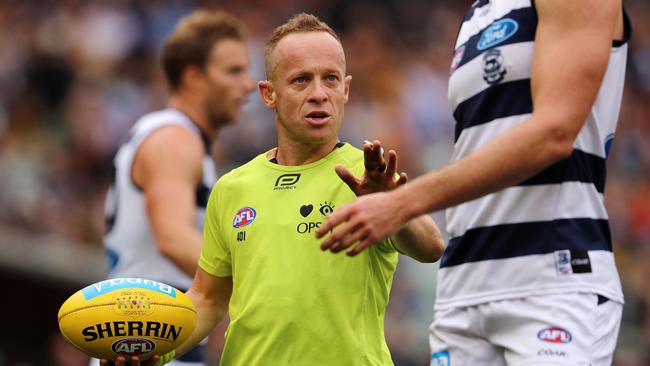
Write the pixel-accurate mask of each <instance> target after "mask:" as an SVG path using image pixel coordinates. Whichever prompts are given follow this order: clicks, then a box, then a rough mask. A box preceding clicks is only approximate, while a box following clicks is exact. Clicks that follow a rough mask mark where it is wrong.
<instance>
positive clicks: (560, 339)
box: [537, 327, 572, 343]
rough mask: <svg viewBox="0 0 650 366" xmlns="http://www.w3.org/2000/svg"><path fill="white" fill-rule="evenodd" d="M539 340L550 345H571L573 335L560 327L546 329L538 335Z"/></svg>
mask: <svg viewBox="0 0 650 366" xmlns="http://www.w3.org/2000/svg"><path fill="white" fill-rule="evenodd" d="M537 338H539V340H540V341H544V342H549V343H571V339H572V337H571V333H569V331H568V330H566V329H562V328H560V327H548V328H544V329H542V330H540V331H539V332H538V333H537Z"/></svg>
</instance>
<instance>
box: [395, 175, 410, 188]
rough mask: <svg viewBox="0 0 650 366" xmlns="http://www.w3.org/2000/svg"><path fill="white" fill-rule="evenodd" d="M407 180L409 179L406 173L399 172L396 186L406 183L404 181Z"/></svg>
mask: <svg viewBox="0 0 650 366" xmlns="http://www.w3.org/2000/svg"><path fill="white" fill-rule="evenodd" d="M408 180H409V177H408V175H406V173H400V175H399V178H398V179H397V186H398V187H399V186H401V185H404V184H406V182H408Z"/></svg>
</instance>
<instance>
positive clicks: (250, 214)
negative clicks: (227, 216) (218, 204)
mask: <svg viewBox="0 0 650 366" xmlns="http://www.w3.org/2000/svg"><path fill="white" fill-rule="evenodd" d="M255 216H257V213H256V212H255V209H253V208H252V207H249V206H246V207H242V208H240V209H239V211H237V214H235V218H234V219H233V220H232V227H234V228H235V229H238V228H240V227H244V226H246V225H250V224H251V223H252V222H253V220H255Z"/></svg>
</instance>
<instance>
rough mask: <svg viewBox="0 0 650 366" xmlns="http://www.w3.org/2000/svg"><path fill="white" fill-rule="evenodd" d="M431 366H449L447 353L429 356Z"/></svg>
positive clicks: (436, 353)
mask: <svg viewBox="0 0 650 366" xmlns="http://www.w3.org/2000/svg"><path fill="white" fill-rule="evenodd" d="M431 366H451V357H450V356H449V351H440V352H435V353H432V354H431Z"/></svg>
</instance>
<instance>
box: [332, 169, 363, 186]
mask: <svg viewBox="0 0 650 366" xmlns="http://www.w3.org/2000/svg"><path fill="white" fill-rule="evenodd" d="M334 171H335V172H336V174H337V175H338V176H339V178H341V180H342V181H343V182H345V184H347V185H348V187H350V189H351V190H352V191H353V192H355V193H356V189H357V187H358V186H359V183H360V181H359V180H358V179H357V178H356V177H355V176H354V174H352V172H350V171H349V170H348V169H347V168H346V167H344V166H343V165H341V164H338V165H337V166H336V167H335V168H334Z"/></svg>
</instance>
